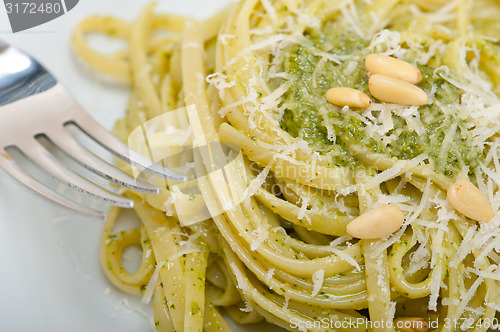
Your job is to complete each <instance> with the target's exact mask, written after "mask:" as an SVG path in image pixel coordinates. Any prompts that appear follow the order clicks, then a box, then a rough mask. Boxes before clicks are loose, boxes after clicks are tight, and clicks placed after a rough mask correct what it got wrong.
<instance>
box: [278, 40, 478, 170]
mask: <svg viewBox="0 0 500 332" xmlns="http://www.w3.org/2000/svg"><path fill="white" fill-rule="evenodd" d="M310 41H311V45H314V47H315V48H316V49H320V50H323V51H328V52H330V53H333V54H336V55H355V56H357V57H353V58H351V59H352V60H349V59H348V60H346V61H342V62H341V63H340V64H336V63H334V62H333V61H327V62H324V63H320V60H321V57H320V56H318V55H315V54H314V51H313V47H311V45H296V46H293V47H291V48H290V49H288V50H287V53H286V54H285V56H284V58H283V67H284V68H283V69H284V71H285V72H287V73H288V74H291V77H292V78H291V80H292V83H293V84H292V87H291V88H290V89H289V90H288V92H287V93H286V94H285V95H284V102H283V105H284V108H285V111H284V113H283V117H282V119H281V123H280V124H281V127H282V129H284V130H286V131H287V132H288V133H290V134H291V135H292V136H294V137H301V138H302V139H304V140H305V141H306V142H308V143H309V145H310V146H311V147H313V149H315V150H316V151H318V152H320V153H322V154H324V155H327V156H328V157H329V160H330V166H335V165H337V166H338V165H342V166H356V165H358V164H359V162H358V160H357V159H356V158H355V157H353V156H352V155H350V153H349V145H350V144H361V145H364V146H366V147H368V148H369V149H370V150H371V151H373V152H377V153H385V154H388V155H390V156H391V157H396V158H398V159H412V158H414V157H416V156H418V155H420V154H422V153H426V154H427V155H428V156H429V157H430V159H431V165H432V166H433V167H434V169H435V170H436V171H437V172H439V173H442V174H445V175H448V176H452V177H454V176H456V175H457V174H458V172H460V170H461V168H462V166H463V165H468V166H469V170H470V173H472V172H473V170H474V168H475V167H476V166H477V165H478V161H480V160H482V159H484V155H483V154H482V153H481V152H479V151H478V150H477V149H475V148H474V147H473V146H472V143H471V142H472V140H471V135H470V133H469V131H468V129H467V124H466V123H465V122H464V121H463V120H461V119H459V118H458V117H456V116H455V115H453V114H445V113H444V112H443V111H442V110H441V109H440V107H439V106H438V105H437V104H436V103H432V104H430V105H425V106H421V107H419V109H418V112H419V114H420V120H421V122H422V124H423V126H424V128H425V133H424V134H421V135H418V134H417V132H415V131H414V130H412V129H410V128H409V127H408V125H407V123H406V121H405V120H404V119H403V118H401V117H399V116H397V115H395V114H394V113H393V114H392V121H393V123H394V129H392V130H390V131H389V132H388V133H386V134H385V136H391V135H392V136H393V137H394V139H393V140H392V141H390V142H389V143H385V144H383V143H382V141H381V139H380V138H378V137H375V138H374V137H370V135H368V134H367V133H366V125H365V124H364V123H363V122H362V121H361V120H360V119H359V118H358V117H356V116H355V115H352V112H342V111H341V110H340V108H338V107H335V106H333V105H331V104H329V103H328V102H326V99H325V93H326V91H327V90H328V89H330V88H332V87H340V86H342V87H351V88H355V89H358V90H361V91H363V92H365V93H367V94H368V95H370V94H369V91H368V77H367V73H366V71H365V69H364V58H365V57H366V55H367V54H369V53H370V52H369V51H368V50H367V46H368V45H369V41H366V40H362V39H359V38H358V39H356V38H353V37H351V36H334V35H331V34H329V35H326V34H323V35H317V36H311V37H310ZM325 45H327V47H325ZM332 46H333V48H332ZM424 47H425V46H424ZM316 53H317V52H316ZM353 61H355V62H356V63H355V64H351V62H353ZM318 66H322V67H320V69H319V70H316V72H315V69H316V68H318ZM420 70H421V71H422V73H423V74H424V78H423V80H422V82H421V83H420V85H419V86H420V87H421V88H422V89H423V90H424V91H425V92H426V93H427V94H428V95H429V96H431V94H433V95H434V96H435V99H436V100H437V101H438V102H439V103H441V104H444V105H446V104H454V103H456V102H457V101H459V100H460V95H461V94H462V91H461V90H459V89H458V88H456V87H455V86H453V85H451V84H450V83H448V82H447V81H445V80H444V79H442V78H441V77H440V76H439V75H438V74H437V73H435V68H432V67H429V66H420ZM372 100H376V99H374V98H372ZM320 110H321V111H320ZM353 111H355V112H356V111H358V112H359V111H362V110H356V109H353ZM373 113H374V116H377V112H373ZM326 123H328V124H329V126H330V128H333V132H334V134H335V137H330V138H329V137H328V130H327V125H326ZM453 124H457V127H456V130H455V132H454V137H453V143H452V144H451V148H450V149H449V150H448V152H447V156H446V157H445V158H447V161H446V162H444V163H438V155H439V151H440V146H441V143H442V142H443V139H444V138H445V135H446V133H447V132H448V130H449V128H450V126H452V125H453Z"/></svg>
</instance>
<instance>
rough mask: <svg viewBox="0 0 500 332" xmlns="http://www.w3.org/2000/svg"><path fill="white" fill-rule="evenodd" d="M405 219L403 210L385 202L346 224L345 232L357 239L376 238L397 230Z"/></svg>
mask: <svg viewBox="0 0 500 332" xmlns="http://www.w3.org/2000/svg"><path fill="white" fill-rule="evenodd" d="M404 220H405V216H404V214H403V211H401V209H400V208H398V207H397V206H395V205H391V204H386V205H381V206H379V207H376V208H374V209H371V210H369V211H367V212H365V213H363V214H362V215H360V216H359V217H357V218H355V219H354V220H353V221H351V222H350V223H349V224H348V225H347V234H349V235H351V236H352V237H355V238H358V239H378V238H381V237H384V236H387V235H390V234H392V233H394V232H395V231H397V230H398V229H399V228H400V227H401V225H402V224H403V222H404Z"/></svg>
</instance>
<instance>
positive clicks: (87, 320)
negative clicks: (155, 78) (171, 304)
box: [0, 0, 276, 332]
mask: <svg viewBox="0 0 500 332" xmlns="http://www.w3.org/2000/svg"><path fill="white" fill-rule="evenodd" d="M147 3H148V1H137V0H105V1H103V0H80V3H79V4H78V5H77V6H76V7H75V8H74V9H73V10H71V11H70V12H68V13H67V14H65V15H63V16H62V17H59V18H57V19H56V20H54V21H52V22H49V23H46V24H44V25H42V26H39V27H36V28H33V29H30V30H28V31H26V32H20V33H16V34H12V33H11V32H10V27H9V25H8V19H7V15H6V12H5V8H4V6H3V5H2V4H0V39H3V40H4V41H6V42H9V43H11V44H13V45H16V46H19V47H20V48H22V49H24V50H25V51H27V52H29V53H30V54H32V55H34V56H35V57H36V58H37V59H38V60H39V61H40V62H41V63H43V64H44V65H45V66H46V68H48V69H49V70H50V71H51V72H52V73H53V74H54V75H55V76H56V77H57V78H58V79H59V80H60V81H61V82H62V83H63V84H64V85H65V86H66V87H67V88H68V90H69V91H70V92H71V93H72V94H73V95H74V96H75V97H76V99H77V100H78V101H79V102H80V103H81V105H83V106H84V107H85V108H86V109H87V110H88V111H89V112H90V113H91V114H92V115H93V116H94V117H95V118H96V119H97V120H98V121H99V122H100V123H102V124H104V125H105V126H106V127H108V128H110V127H111V126H112V125H113V124H114V122H115V121H116V119H118V118H119V117H120V116H121V115H122V114H123V112H124V110H125V107H126V100H127V95H128V88H127V87H126V86H123V85H120V84H116V83H112V82H110V81H109V80H106V79H103V78H102V77H101V76H99V75H98V74H95V73H93V72H92V71H91V70H88V68H86V67H85V66H82V65H81V64H80V63H79V62H78V61H77V60H76V59H75V57H74V55H73V54H72V51H71V47H70V36H71V32H72V30H73V28H74V26H75V25H76V23H77V22H79V21H80V20H81V19H82V18H84V17H85V16H87V15H90V14H96V13H98V14H109V15H114V16H117V17H121V18H125V19H129V20H130V19H132V18H134V17H135V16H137V14H138V13H139V12H140V10H141V9H142V8H143V7H144V6H145V5H146V4H147ZM226 3H228V0H188V1H178V0H162V1H159V3H158V6H157V10H158V11H165V12H171V13H180V14H187V15H191V16H195V17H206V16H208V15H211V14H213V13H215V12H216V11H217V10H218V9H220V8H222V7H223V6H224V5H225V4H226ZM101 228H102V221H100V220H95V219H91V218H86V217H82V216H79V215H75V214H72V213H70V212H68V211H67V210H64V209H62V208H60V207H58V206H56V205H54V204H52V203H50V202H47V201H45V200H43V199H42V198H40V197H39V196H37V195H35V194H33V193H31V192H30V191H28V190H27V189H25V188H24V187H22V186H21V185H19V184H18V183H17V182H15V181H14V180H12V179H11V178H10V177H9V176H7V175H6V174H5V172H3V171H2V170H1V169H0V269H1V273H0V330H2V331H15V332H20V331H47V332H48V331H50V332H54V331H70V330H71V331H149V330H152V329H153V328H152V327H151V322H152V318H151V315H152V310H151V304H149V305H144V304H141V303H140V301H139V299H138V298H136V297H133V296H127V295H124V294H123V293H121V292H120V291H118V290H117V289H115V288H113V286H112V285H111V284H110V283H109V282H108V281H107V279H106V278H105V276H104V274H103V273H102V271H101V269H100V266H99V261H98V240H99V236H100V233H101ZM257 329H258V330H259V331H263V332H265V331H271V330H272V331H276V329H275V328H270V327H269V328H265V327H262V326H259V327H257V326H253V327H238V328H236V329H235V330H237V331H247V332H249V331H256V330H257Z"/></svg>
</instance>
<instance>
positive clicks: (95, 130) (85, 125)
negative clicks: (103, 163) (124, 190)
mask: <svg viewBox="0 0 500 332" xmlns="http://www.w3.org/2000/svg"><path fill="white" fill-rule="evenodd" d="M77 116H78V120H75V121H74V122H73V123H74V124H75V125H77V126H78V127H79V128H80V129H81V130H82V131H83V132H84V133H85V134H87V135H88V136H90V137H91V138H92V139H93V140H94V141H96V142H97V143H99V144H100V145H102V146H103V147H104V148H106V149H107V150H108V151H110V152H111V153H113V154H114V155H116V156H117V157H118V158H120V159H123V160H125V161H127V162H129V163H130V164H131V165H132V166H135V167H138V168H141V169H143V170H145V171H146V172H149V173H151V174H154V175H157V176H160V177H163V178H166V179H168V180H170V181H176V182H186V181H187V177H186V176H184V175H180V174H178V173H176V172H174V171H172V170H170V169H168V168H165V167H162V166H161V165H159V164H157V163H155V162H152V161H151V160H150V159H149V158H146V157H144V156H143V155H142V154H140V153H139V152H137V151H135V150H133V149H131V148H130V147H129V146H128V145H127V144H125V143H123V142H122V141H121V140H120V139H118V138H117V137H116V136H114V135H113V134H111V133H110V132H109V131H107V130H106V129H104V127H102V126H101V125H100V124H99V123H98V122H97V121H96V120H94V118H92V117H91V116H90V115H89V114H87V113H85V112H81V114H80V113H78V115H77Z"/></svg>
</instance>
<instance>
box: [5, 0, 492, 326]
mask: <svg viewBox="0 0 500 332" xmlns="http://www.w3.org/2000/svg"><path fill="white" fill-rule="evenodd" d="M71 15H72V16H71ZM498 17H500V5H499V4H498V3H497V2H496V1H493V0H474V1H463V0H454V1H447V0H423V1H416V0H415V1H413V0H408V1H396V0H359V1H358V0H343V1H331V0H240V1H212V2H210V1H208V2H207V1H191V2H189V4H188V3H182V4H181V3H179V2H173V1H165V2H161V3H158V4H155V3H149V4H148V3H142V2H134V3H132V2H119V1H109V2H106V4H103V3H99V2H98V1H88V2H85V3H82V4H80V5H79V7H76V9H74V10H73V11H72V13H70V14H68V15H67V16H66V17H63V18H61V19H60V20H59V21H54V22H53V23H50V24H48V25H46V26H44V28H46V29H47V30H48V31H54V32H53V33H48V32H46V33H45V34H43V32H42V31H41V32H40V33H37V34H35V33H31V34H30V33H26V34H23V35H21V34H19V35H15V36H6V39H10V40H11V41H12V42H13V43H14V44H17V45H19V46H21V47H24V48H25V49H26V50H28V51H30V52H31V53H33V54H35V55H39V56H38V57H39V58H40V60H42V62H44V60H45V63H46V65H47V67H49V68H51V69H53V71H54V73H55V74H56V76H58V77H60V79H61V81H62V82H63V83H64V84H65V85H67V86H68V88H69V90H70V91H71V92H72V93H73V94H74V95H75V97H76V98H77V99H78V100H79V101H80V102H81V103H82V105H83V106H84V107H86V108H87V109H88V110H89V111H91V113H92V114H93V115H94V116H95V117H96V118H97V119H98V120H99V121H100V122H102V123H105V124H106V125H107V126H108V127H109V128H111V129H112V130H113V132H114V133H115V134H116V135H117V136H118V137H120V138H121V139H122V140H123V141H125V142H127V143H128V144H129V145H130V146H131V147H132V148H133V149H135V150H138V151H140V152H142V153H144V154H146V155H148V156H149V157H150V158H152V159H153V160H155V161H157V162H161V163H163V165H165V166H166V167H169V168H171V169H175V170H176V171H178V172H184V173H185V174H186V175H187V176H188V181H186V182H182V183H176V182H172V181H167V180H166V179H162V178H158V177H156V176H152V175H147V174H144V173H141V172H138V171H137V170H136V169H133V168H129V167H128V166H127V165H126V164H124V163H121V162H119V161H116V164H117V166H118V167H120V168H122V169H124V170H125V171H127V172H130V173H131V174H133V175H134V176H136V177H138V178H139V177H140V178H141V179H143V180H146V181H149V182H151V183H153V184H155V185H157V186H158V187H160V189H161V190H160V194H158V195H153V194H142V193H136V192H132V191H124V192H123V195H126V196H127V197H129V198H131V199H133V200H134V202H135V207H134V209H133V210H131V211H121V210H120V209H118V208H114V207H112V208H110V209H109V214H108V218H107V220H106V221H105V222H104V224H102V223H100V222H96V221H95V220H93V221H90V220H86V219H85V218H83V217H78V216H72V215H69V214H68V212H65V211H61V210H59V209H57V208H56V207H52V206H46V205H45V203H44V202H41V201H38V200H37V199H36V198H35V197H32V196H29V195H28V194H27V193H25V192H24V191H22V190H21V189H19V188H18V187H16V186H15V185H14V184H12V183H11V182H9V180H8V179H7V178H6V177H5V176H4V175H2V176H1V177H0V185H1V186H2V188H3V189H2V192H7V191H8V192H12V193H13V194H12V195H2V197H1V199H0V214H1V217H0V219H2V221H3V222H2V223H1V226H0V227H1V228H2V229H1V231H0V236H1V238H0V243H1V246H2V249H3V250H2V252H3V254H2V257H3V259H4V260H5V266H6V269H5V270H4V271H8V273H6V276H5V281H3V282H2V283H1V286H0V291H1V293H2V295H4V294H5V296H2V297H1V298H0V303H1V304H2V307H3V308H8V309H7V310H5V311H4V312H2V313H0V317H1V319H0V320H1V321H2V322H3V323H2V324H4V325H5V327H8V328H9V329H13V330H22V331H24V330H33V329H37V330H61V329H63V328H64V329H68V328H70V327H71V328H73V329H76V330H82V331H83V330H89V329H91V330H106V331H109V330H117V331H123V330H131V331H135V330H147V329H155V330H157V331H167V332H170V331H208V332H210V331H257V330H260V331H278V330H279V331H281V330H283V331H286V330H288V331H492V330H500V322H499V320H500V302H499V299H500V293H499V292H500V289H499V287H500V268H499V264H500V215H499V213H498V210H499V208H500V195H499V192H500V191H499V190H500V159H499V153H500V152H499V148H500V135H499V133H500V41H499V40H498V39H497V36H499V35H500V25H499V24H498ZM0 30H1V26H0ZM2 38H3V35H2ZM48 43H53V45H55V46H54V47H53V48H52V47H51V49H47V47H46V45H47V44H48ZM55 51H57V52H60V54H61V55H60V57H57V58H55V56H54V52H55ZM58 54H59V53H58ZM51 65H52V66H51ZM4 188H5V189H4ZM26 206H29V207H30V208H29V209H28V208H26ZM34 211H36V212H34ZM132 248H136V249H135V251H133V250H134V249H132ZM137 248H138V249H137ZM130 256H134V257H132V258H130ZM129 259H130V260H131V261H133V262H132V263H130V262H127V260H129ZM134 262H135V263H134ZM133 264H135V265H133ZM131 266H132V267H131ZM13 285H14V286H13ZM20 308H23V309H20ZM26 316H30V317H35V319H32V320H27V319H25V317H26ZM77 322H78V323H77ZM77 324H78V325H77Z"/></svg>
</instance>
